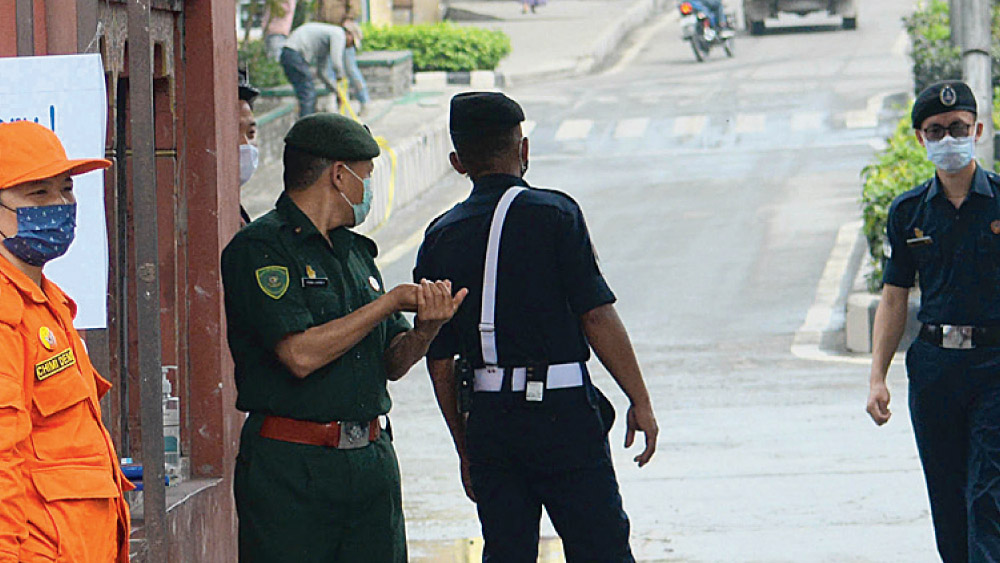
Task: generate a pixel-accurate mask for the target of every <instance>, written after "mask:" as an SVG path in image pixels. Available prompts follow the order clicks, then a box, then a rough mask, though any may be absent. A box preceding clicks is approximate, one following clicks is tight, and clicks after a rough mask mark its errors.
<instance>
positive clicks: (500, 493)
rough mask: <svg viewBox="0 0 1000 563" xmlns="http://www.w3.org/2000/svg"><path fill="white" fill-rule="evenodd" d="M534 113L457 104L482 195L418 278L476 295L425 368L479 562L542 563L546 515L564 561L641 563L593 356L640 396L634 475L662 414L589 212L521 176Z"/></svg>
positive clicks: (436, 226) (480, 98)
mask: <svg viewBox="0 0 1000 563" xmlns="http://www.w3.org/2000/svg"><path fill="white" fill-rule="evenodd" d="M523 120H524V114H523V112H522V110H521V108H520V106H519V105H518V104H517V103H516V102H514V101H513V100H511V99H509V98H507V97H506V96H504V95H503V94H499V93H483V92H472V93H465V94H459V95H457V96H455V97H454V98H453V99H452V101H451V123H450V129H451V137H452V141H453V143H454V146H455V152H453V153H451V157H450V158H451V163H452V166H453V167H454V168H455V170H457V171H458V172H459V173H461V174H468V175H469V177H470V178H471V179H472V181H473V189H472V193H471V195H470V196H469V197H468V199H466V200H465V201H463V202H461V203H459V204H458V205H456V206H455V207H454V208H452V209H451V210H450V211H448V212H447V213H445V214H444V215H442V216H441V217H438V218H437V219H436V220H435V221H434V222H433V223H432V224H431V226H430V227H428V229H427V232H426V234H425V239H424V242H423V245H422V246H421V248H420V252H419V254H418V257H417V264H416V268H415V270H414V279H416V280H422V279H425V278H426V279H450V280H451V281H452V283H454V284H455V287H463V288H468V289H469V294H468V299H466V301H465V304H464V305H463V306H462V307H460V308H459V310H458V312H457V313H456V314H455V316H454V317H453V319H452V320H451V321H450V322H448V323H447V324H445V325H444V326H443V327H442V329H441V331H440V333H439V334H438V337H437V338H436V339H435V340H434V342H433V343H432V345H431V347H430V350H429V352H428V356H427V357H428V361H427V364H428V369H429V371H430V374H431V377H432V379H433V382H434V390H435V393H436V395H437V399H438V405H439V407H440V409H441V412H442V414H443V415H444V418H445V421H446V422H447V424H448V427H449V430H450V431H451V434H452V438H453V440H454V442H455V447H456V449H457V450H458V454H459V458H460V461H461V475H462V482H463V485H464V486H465V490H466V494H467V495H468V496H469V498H470V499H472V500H473V501H474V502H476V503H477V509H478V512H479V519H480V521H481V523H482V530H483V537H484V539H485V548H484V552H483V560H484V561H502V562H517V561H535V560H536V558H537V554H538V536H539V518H540V515H541V510H542V507H543V506H544V507H545V509H546V512H547V513H548V514H549V517H550V519H551V521H552V523H553V525H554V526H555V529H556V531H557V532H558V533H559V535H560V537H561V538H562V541H563V546H564V549H565V553H566V558H567V560H568V561H570V562H573V561H584V560H586V561H616V562H617V561H633V557H632V553H631V550H630V548H629V521H628V517H627V516H626V514H625V512H624V510H623V508H622V500H621V496H620V494H619V491H618V483H617V480H616V477H615V473H614V468H613V466H612V460H611V453H610V448H609V446H608V431H609V430H610V428H611V425H612V422H613V417H614V410H613V409H612V408H611V405H610V403H609V402H608V400H607V399H606V398H605V397H604V395H602V394H601V392H600V391H599V390H598V389H597V388H596V387H594V385H593V383H592V382H591V380H590V376H589V374H588V372H587V367H586V362H587V360H588V359H589V357H590V348H591V347H593V349H594V351H595V352H596V353H597V356H598V358H599V359H600V360H601V362H602V363H603V364H604V366H605V367H606V368H607V369H608V371H609V372H610V373H611V375H612V376H613V377H614V378H615V380H616V381H617V383H618V384H619V386H621V388H622V389H623V390H624V392H625V393H626V395H628V397H629V399H630V400H631V406H630V408H629V410H628V415H627V433H626V440H625V445H626V447H628V446H631V445H632V442H633V440H634V437H635V433H636V431H639V432H643V433H644V434H645V449H644V451H643V452H642V453H641V454H639V455H638V456H636V458H635V460H636V462H638V464H639V466H643V465H645V464H646V463H647V462H648V461H649V460H650V458H651V457H652V455H653V452H654V450H655V449H656V437H657V432H658V430H657V425H656V419H655V417H654V414H653V409H652V405H651V402H650V398H649V394H648V392H647V390H646V387H645V383H644V382H643V378H642V374H641V372H640V370H639V365H638V362H637V361H636V358H635V354H634V352H633V350H632V346H631V343H630V341H629V337H628V334H627V333H626V331H625V328H624V326H623V325H622V323H621V320H620V319H619V318H618V315H617V313H616V312H615V308H614V302H615V296H614V294H613V293H612V292H611V289H610V288H609V287H608V284H607V283H606V282H605V280H604V277H603V275H602V274H601V271H600V269H599V268H598V265H597V259H596V256H595V252H594V248H593V246H592V244H591V240H590V235H589V233H588V231H587V227H586V224H585V223H584V220H583V214H582V212H581V210H580V207H579V206H578V205H577V204H576V202H575V201H573V199H571V198H570V197H569V196H567V195H566V194H564V193H561V192H557V191H553V190H543V189H536V188H531V187H530V186H528V184H527V182H525V181H524V180H523V178H522V177H523V175H524V173H525V172H526V170H527V162H528V140H527V139H526V138H524V137H523V136H522V133H521V125H520V124H521V122H522V121H523ZM456 356H457V357H458V359H457V361H456ZM470 397H471V405H470V404H468V403H470V401H469V400H468V399H469V398H470ZM459 403H466V404H465V405H460V404H459ZM462 406H471V409H470V412H469V413H468V415H467V416H466V415H464V414H462V413H461V412H460V411H464V410H465V409H464V408H461V407H462Z"/></svg>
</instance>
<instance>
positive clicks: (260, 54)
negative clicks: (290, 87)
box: [238, 39, 288, 88]
mask: <svg viewBox="0 0 1000 563" xmlns="http://www.w3.org/2000/svg"><path fill="white" fill-rule="evenodd" d="M238 55H239V62H240V65H241V66H242V65H246V67H247V70H248V71H249V72H250V83H251V84H253V85H254V86H256V87H257V88H268V87H270V86H280V85H282V84H288V79H286V78H285V71H283V70H282V69H281V64H279V63H278V61H276V60H274V59H271V58H269V57H268V56H267V51H266V50H265V48H264V42H263V41H260V40H255V39H252V40H250V41H244V42H243V43H241V44H240V49H239V53H238Z"/></svg>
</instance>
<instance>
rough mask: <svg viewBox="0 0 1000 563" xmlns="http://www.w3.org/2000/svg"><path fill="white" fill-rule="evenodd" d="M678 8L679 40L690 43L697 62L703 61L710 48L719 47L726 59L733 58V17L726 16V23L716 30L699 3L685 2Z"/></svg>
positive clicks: (734, 33) (734, 34)
mask: <svg viewBox="0 0 1000 563" xmlns="http://www.w3.org/2000/svg"><path fill="white" fill-rule="evenodd" d="M678 8H679V9H680V11H681V38H682V39H683V40H684V41H688V42H690V43H691V50H692V51H694V57H695V58H696V59H698V62H702V61H704V60H705V57H707V56H708V53H709V51H710V50H711V49H712V47H719V46H721V47H722V50H723V51H725V52H726V56H727V57H732V56H733V54H734V46H733V39H734V38H735V37H736V32H735V30H733V28H732V25H731V23H730V22H732V21H734V17H735V16H733V15H730V14H726V22H724V23H723V24H722V25H721V26H719V28H718V29H716V28H714V27H713V26H712V20H711V18H709V17H708V14H707V13H705V11H704V8H703V7H702V6H701V4H700V3H697V2H687V1H685V2H681V3H680V4H679V5H678Z"/></svg>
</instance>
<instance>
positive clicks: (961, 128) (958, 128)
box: [923, 121, 973, 141]
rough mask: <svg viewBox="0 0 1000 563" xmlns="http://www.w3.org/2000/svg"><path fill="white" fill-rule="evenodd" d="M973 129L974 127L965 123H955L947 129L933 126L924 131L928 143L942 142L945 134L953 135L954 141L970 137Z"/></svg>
mask: <svg viewBox="0 0 1000 563" xmlns="http://www.w3.org/2000/svg"><path fill="white" fill-rule="evenodd" d="M972 127H973V126H972V125H969V124H968V123H965V122H963V121H953V122H952V124H951V125H949V126H947V127H942V126H940V125H931V126H930V127H928V128H926V129H924V130H923V131H924V137H926V138H927V140H928V141H940V140H941V139H944V135H945V133H947V134H949V135H951V136H952V138H954V139H961V138H963V137H968V136H969V134H970V133H971V129H972Z"/></svg>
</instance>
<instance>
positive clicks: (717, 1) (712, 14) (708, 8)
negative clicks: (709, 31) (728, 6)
mask: <svg viewBox="0 0 1000 563" xmlns="http://www.w3.org/2000/svg"><path fill="white" fill-rule="evenodd" d="M690 1H691V4H692V5H693V6H694V8H695V9H696V10H698V11H700V12H705V13H706V14H708V21H709V23H711V24H712V28H713V29H716V30H722V28H723V27H725V24H726V15H725V14H724V13H723V12H722V0H690Z"/></svg>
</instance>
